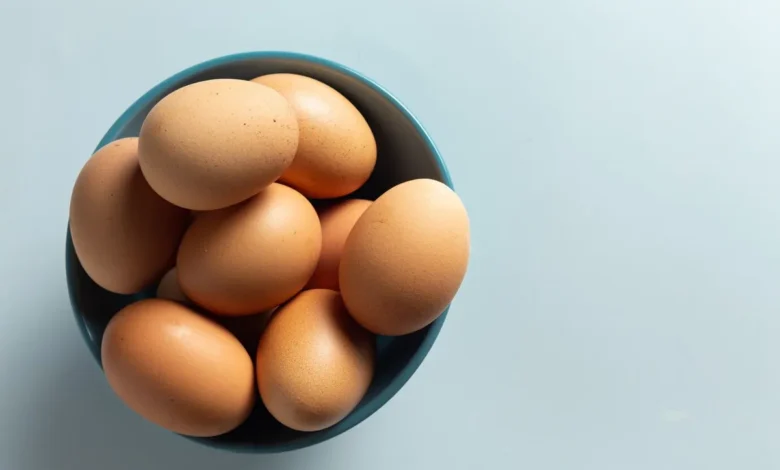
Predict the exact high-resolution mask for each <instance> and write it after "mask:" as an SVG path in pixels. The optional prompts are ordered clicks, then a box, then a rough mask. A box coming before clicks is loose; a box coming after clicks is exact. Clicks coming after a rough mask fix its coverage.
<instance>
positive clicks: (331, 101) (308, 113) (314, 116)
mask: <svg viewBox="0 0 780 470" xmlns="http://www.w3.org/2000/svg"><path fill="white" fill-rule="evenodd" d="M252 81H253V82H255V83H259V84H263V85H267V86H269V87H271V88H273V89H274V90H276V91H278V92H279V93H281V94H282V95H283V96H284V97H285V98H287V101H288V102H289V103H290V104H291V105H292V107H293V109H294V110H295V114H296V115H297V117H298V125H299V127H300V138H299V142H298V151H297V153H296V154H295V159H294V160H293V163H292V165H290V167H289V168H288V169H287V170H286V171H285V172H284V174H283V175H282V179H281V181H282V182H284V183H287V184H290V185H291V186H293V187H295V188H296V189H297V190H299V191H300V192H301V193H303V194H304V195H306V196H308V197H310V198H334V197H339V196H344V195H346V194H349V193H351V192H352V191H355V190H356V189H358V188H359V187H360V186H362V185H363V183H365V182H366V180H368V177H369V176H370V175H371V172H372V171H373V170H374V166H375V165H376V153H377V150H376V141H375V140H374V134H373V133H372V132H371V128H370V127H369V126H368V123H367V122H366V120H365V118H364V117H363V115H361V114H360V111H358V109H357V108H356V107H355V106H354V105H353V104H352V103H350V102H349V101H348V100H347V99H346V98H345V97H344V96H343V95H342V94H341V93H339V92H338V91H336V90H334V89H333V88H331V87H329V86H328V85H326V84H324V83H322V82H319V81H317V80H314V79H312V78H309V77H304V76H302V75H294V74H288V73H278V74H272V75H264V76H261V77H257V78H255V79H254V80H252Z"/></svg>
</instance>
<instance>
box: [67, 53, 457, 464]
mask: <svg viewBox="0 0 780 470" xmlns="http://www.w3.org/2000/svg"><path fill="white" fill-rule="evenodd" d="M282 72H286V73H296V74H301V75H307V76H309V77H312V78H315V79H317V80H320V81H322V82H324V83H326V84H328V85H330V86H332V87H333V88H335V89H336V90H338V91H339V92H341V93H342V94H343V95H344V96H345V97H347V98H348V99H349V100H350V101H351V102H352V103H353V104H354V105H355V106H356V107H357V108H358V109H359V110H360V112H361V113H362V114H363V116H365V118H366V120H367V121H368V124H369V125H370V126H371V129H372V130H373V132H374V136H375V138H376V142H377V148H378V155H377V164H376V168H375V170H374V172H373V174H372V176H371V178H370V179H369V181H368V182H367V183H366V184H365V185H364V186H363V187H362V188H361V189H359V190H358V191H357V192H356V193H354V194H353V195H351V196H352V197H361V198H365V199H371V200H373V199H376V198H377V197H378V196H379V195H380V194H382V193H383V192H385V191H386V190H388V189H390V188H391V187H393V186H395V185H396V184H398V183H401V182H404V181H407V180H410V179H415V178H431V179H435V180H438V181H441V182H443V183H445V184H447V185H448V186H450V187H452V182H451V181H450V176H449V173H448V171H447V167H446V166H445V164H444V161H443V159H442V158H441V155H440V154H439V152H438V150H437V149H436V146H435V145H434V143H433V141H432V140H431V138H430V136H429V135H428V134H427V133H426V132H425V130H424V129H423V127H422V125H421V124H420V122H419V121H418V120H417V118H415V117H414V116H413V115H412V113H411V112H409V110H408V109H407V108H406V107H405V106H404V105H403V104H401V102H400V101H398V100H397V99H396V98H395V97H394V96H393V95H391V94H390V92H388V91H387V90H385V89H384V88H382V87H381V86H380V85H378V84H377V83H376V82H374V81H372V80H371V79H369V78H367V77H365V76H363V75H362V74H360V73H358V72H356V71H354V70H352V69H350V68H348V67H345V66H343V65H340V64H337V63H335V62H332V61H330V60H326V59H321V58H318V57H313V56H310V55H304V54H298V53H290V52H248V53H241V54H235V55H229V56H225V57H220V58H217V59H213V60H210V61H207V62H204V63H201V64H198V65H195V66H193V67H190V68H188V69H186V70H184V71H182V72H179V73H177V74H176V75H174V76H172V77H170V78H168V79H167V80H165V81H163V82H162V83H160V84H159V85H157V86H155V87H154V88H152V89H151V90H150V91H149V92H147V93H146V94H145V95H143V96H142V97H141V98H140V99H139V100H138V101H136V102H135V103H133V105H132V106H130V108H128V109H127V111H125V112H124V113H123V114H122V115H121V116H120V117H119V119H117V120H116V122H115V123H114V125H113V126H111V128H110V129H109V130H108V132H106V134H105V136H103V139H102V140H101V141H100V143H99V144H98V146H97V148H100V147H102V146H104V145H106V144H108V143H109V142H112V141H114V140H117V139H120V138H123V137H130V136H137V135H138V132H139V130H140V128H141V123H142V122H143V120H144V118H145V117H146V115H147V113H148V112H149V110H151V108H152V107H153V106H154V105H155V103H157V102H158V101H159V100H160V99H162V98H163V97H164V96H166V95H167V94H169V93H170V92H172V91H173V90H176V89H177V88H181V87H183V86H185V85H188V84H190V83H194V82H198V81H202V80H208V79H213V78H239V79H251V78H254V77H257V76H259V75H263V74H269V73H282ZM97 148H96V149H97ZM85 158H86V156H85ZM65 263H66V273H67V280H68V291H69V295H70V302H71V305H72V308H73V312H74V314H75V318H76V322H77V324H78V326H79V328H80V329H81V332H82V334H83V336H84V340H85V341H86V343H87V346H88V347H89V349H90V351H91V352H92V355H93V356H94V358H95V360H96V361H97V363H98V365H100V344H101V341H102V338H103V332H104V330H105V328H106V325H107V324H108V321H109V320H110V319H111V317H112V316H113V315H114V314H115V313H116V312H118V311H119V310H120V309H122V308H123V307H124V306H126V305H128V304H130V303H132V302H135V301H137V300H140V299H143V298H148V297H153V296H154V290H155V286H150V287H149V289H147V290H145V291H143V292H140V293H138V294H134V295H118V294H114V293H111V292H108V291H106V290H104V289H102V288H101V287H99V286H98V285H97V284H95V283H94V282H93V281H92V280H91V279H90V278H89V276H88V275H87V274H86V272H85V271H84V269H83V267H82V266H81V263H80V262H79V260H78V258H77V257H76V253H75V251H74V248H73V243H72V241H71V236H70V230H68V234H67V240H66V258H65ZM446 316H447V311H446V310H445V312H444V313H442V315H441V316H440V317H439V318H438V319H437V320H436V321H434V322H433V323H432V324H431V325H429V326H428V327H426V328H424V329H422V330H420V331H417V332H415V333H412V334H409V335H405V336H397V337H378V338H377V365H376V372H375V376H374V379H373V382H372V383H371V386H370V388H369V390H368V392H367V394H366V396H365V397H364V398H363V400H362V401H361V402H360V404H359V405H358V406H357V407H356V408H355V409H354V410H353V411H352V413H350V414H349V415H348V416H347V417H346V418H345V419H344V420H342V421H340V422H339V423H337V424H336V425H334V426H332V427H330V428H327V429H324V430H322V431H318V432H312V433H304V432H299V431H294V430H292V429H288V428H286V427H284V426H283V425H281V424H280V423H278V422H277V421H276V420H274V419H273V417H271V415H270V413H269V412H268V411H267V410H266V409H265V407H264V406H263V404H262V401H260V400H257V406H256V407H255V409H254V411H253V412H252V414H251V415H250V417H249V418H248V419H247V421H246V422H245V423H244V424H242V425H241V426H240V427H238V428H237V429H235V430H233V431H231V432H229V433H227V434H223V435H221V436H217V437H212V438H192V437H187V438H188V439H192V440H194V441H196V442H199V443H202V444H205V445H209V446H212V447H217V448H221V449H227V450H232V451H238V452H253V453H273V452H283V451H290V450H294V449H299V448H303V447H307V446H311V445H314V444H317V443H320V442H323V441H326V440H328V439H331V438H333V437H335V436H337V435H339V434H341V433H343V432H344V431H347V430H348V429H350V428H352V427H354V426H356V425H357V424H359V423H360V422H362V421H363V420H365V419H366V418H368V417H369V416H371V415H372V414H373V413H374V412H376V411H377V410H378V409H379V408H381V407H382V406H383V405H384V404H385V403H387V402H388V400H390V398H392V397H393V395H395V394H396V393H397V392H398V391H399V390H400V389H401V387H403V386H404V384H405V383H406V382H407V381H408V380H409V378H410V377H411V376H412V374H414V372H415V371H416V370H417V368H418V367H419V366H420V364H421V363H422V361H423V359H424V358H425V356H426V355H427V354H428V351H429V350H430V349H431V346H433V343H434V341H435V340H436V336H437V335H438V334H439V330H441V327H442V325H443V324H444V321H445V318H446Z"/></svg>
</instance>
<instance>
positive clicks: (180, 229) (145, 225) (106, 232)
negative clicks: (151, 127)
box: [69, 137, 187, 294]
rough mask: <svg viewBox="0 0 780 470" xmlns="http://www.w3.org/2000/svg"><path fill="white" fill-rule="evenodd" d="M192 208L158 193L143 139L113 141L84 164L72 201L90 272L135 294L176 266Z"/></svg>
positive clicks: (74, 226)
mask: <svg viewBox="0 0 780 470" xmlns="http://www.w3.org/2000/svg"><path fill="white" fill-rule="evenodd" d="M186 225H187V212H186V211H185V210H183V209H180V208H178V207H175V206H174V205H172V204H170V203H169V202H167V201H165V200H164V199H162V198H161V197H160V196H158V195H157V194H156V193H155V192H154V191H153V190H152V188H151V187H149V184H147V182H146V180H145V179H144V177H143V174H142V173H141V169H140V167H139V163H138V139H137V138H134V137H130V138H125V139H120V140H116V141H114V142H111V143H109V144H107V145H105V146H104V147H102V148H100V149H99V150H98V151H97V152H95V153H94V154H93V155H92V157H90V159H89V160H88V161H87V163H86V164H85V165H84V167H83V168H82V170H81V172H80V173H79V175H78V177H77V178H76V182H75V184H74V187H73V192H72V194H71V199H70V222H69V226H70V234H71V237H72V240H73V247H74V248H75V250H76V256H77V257H78V259H79V261H80V262H81V265H82V266H83V267H84V270H85V271H86V272H87V275H89V277H90V278H91V279H92V280H93V281H95V283H97V284H98V285H99V286H100V287H102V288H104V289H106V290H108V291H111V292H115V293H118V294H133V293H136V292H138V291H140V290H142V289H143V288H145V287H147V286H149V285H151V284H153V283H154V282H155V281H156V280H157V279H159V278H160V276H162V275H163V274H164V273H165V272H166V271H167V270H168V269H169V268H170V267H171V266H172V265H173V260H174V257H175V254H176V249H177V247H178V244H179V240H180V239H181V236H182V234H183V233H184V230H185V228H186Z"/></svg>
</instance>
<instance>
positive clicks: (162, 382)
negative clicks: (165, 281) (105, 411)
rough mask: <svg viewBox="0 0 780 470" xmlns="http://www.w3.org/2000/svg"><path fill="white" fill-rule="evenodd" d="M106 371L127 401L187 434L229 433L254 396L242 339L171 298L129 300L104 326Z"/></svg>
mask: <svg viewBox="0 0 780 470" xmlns="http://www.w3.org/2000/svg"><path fill="white" fill-rule="evenodd" d="M101 356H102V361H103V369H104V370H105V374H106V378H107V380H108V383H109V385H110V386H111V388H112V389H113V390H114V392H115V393H116V394H117V395H118V396H119V397H120V398H121V399H122V401H124V402H125V404H126V405H127V406H128V407H129V408H130V409H132V410H133V411H135V412H136V413H138V414H139V415H141V416H142V417H144V418H145V419H147V420H148V421H151V422H152V423H155V424H157V425H159V426H162V427H163V428H165V429H168V430H170V431H173V432H176V433H180V434H184V435H187V436H197V437H210V436H217V435H220V434H224V433H226V432H228V431H231V430H232V429H234V428H236V427H237V426H239V425H240V424H241V423H243V422H244V420H246V418H247V417H248V416H249V413H250V412H251V410H252V408H253V406H254V402H255V381H254V379H255V373H254V372H255V371H254V366H253V364H252V359H251V357H250V356H249V354H248V353H247V352H246V350H245V349H244V347H243V346H242V345H241V343H240V342H239V341H238V340H237V339H236V338H235V337H234V336H233V335H231V334H230V332H228V331H227V330H226V329H225V328H224V327H222V326H220V325H218V324H217V323H216V322H213V321H211V320H208V319H207V318H204V317H203V316H201V315H199V314H197V313H195V312H194V311H192V310H190V309H189V308H187V307H186V306H184V305H181V304H179V303H177V302H173V301H170V300H162V299H148V300H142V301H139V302H136V303H133V304H130V305H128V306H127V307H125V308H124V309H122V310H121V311H120V312H119V313H117V314H116V315H115V316H114V317H113V318H112V319H111V321H110V322H109V323H108V326H107V327H106V330H105V334H104V336H103V341H102V348H101Z"/></svg>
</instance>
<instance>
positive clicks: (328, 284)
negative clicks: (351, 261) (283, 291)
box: [306, 199, 371, 290]
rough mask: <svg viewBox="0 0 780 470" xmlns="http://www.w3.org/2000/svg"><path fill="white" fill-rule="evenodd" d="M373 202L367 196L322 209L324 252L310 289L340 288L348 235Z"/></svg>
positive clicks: (320, 212) (321, 222) (310, 281)
mask: <svg viewBox="0 0 780 470" xmlns="http://www.w3.org/2000/svg"><path fill="white" fill-rule="evenodd" d="M370 205H371V201H366V200H364V199H347V200H344V201H340V202H338V203H336V204H333V205H331V206H329V207H326V208H324V209H321V210H319V211H318V214H319V216H320V226H321V227H322V252H321V253H320V260H319V262H318V263H317V269H315V270H314V274H313V275H312V276H311V279H309V283H308V284H307V285H306V288H307V289H317V288H319V289H332V290H339V260H340V259H341V252H342V251H343V250H344V243H345V242H346V241H347V235H349V232H350V231H351V230H352V227H353V226H354V225H355V222H357V221H358V219H359V218H360V216H361V215H363V212H365V211H366V209H368V206H370Z"/></svg>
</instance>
